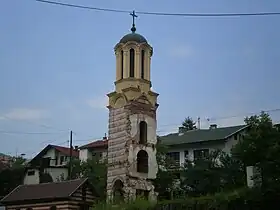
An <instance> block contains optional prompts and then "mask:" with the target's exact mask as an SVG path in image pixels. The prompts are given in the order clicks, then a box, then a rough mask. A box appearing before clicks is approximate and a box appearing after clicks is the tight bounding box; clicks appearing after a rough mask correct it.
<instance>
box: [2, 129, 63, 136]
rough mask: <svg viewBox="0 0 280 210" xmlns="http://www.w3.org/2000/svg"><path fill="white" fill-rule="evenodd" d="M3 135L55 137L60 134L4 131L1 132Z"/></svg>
mask: <svg viewBox="0 0 280 210" xmlns="http://www.w3.org/2000/svg"><path fill="white" fill-rule="evenodd" d="M0 133H3V134H21V135H54V134H59V133H47V132H21V131H4V130H0Z"/></svg>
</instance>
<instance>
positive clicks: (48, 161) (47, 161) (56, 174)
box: [23, 145, 79, 184]
mask: <svg viewBox="0 0 280 210" xmlns="http://www.w3.org/2000/svg"><path fill="white" fill-rule="evenodd" d="M72 157H73V158H79V151H78V150H77V149H72ZM69 160H70V149H69V148H67V147H61V146H57V145H48V146H46V147H45V148H44V149H43V150H42V151H41V152H40V153H39V154H38V155H36V156H35V157H34V158H33V159H32V160H31V161H30V162H29V163H28V165H27V167H26V174H25V176H24V181H23V183H24V184H39V183H40V176H41V175H42V173H43V174H49V175H50V177H51V179H52V181H54V182H56V181H62V180H65V179H67V177H68V162H69Z"/></svg>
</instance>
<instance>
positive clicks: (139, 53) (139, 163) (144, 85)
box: [107, 13, 159, 201]
mask: <svg viewBox="0 0 280 210" xmlns="http://www.w3.org/2000/svg"><path fill="white" fill-rule="evenodd" d="M132 15H133V18H134V17H135V14H134V13H133V14H132ZM114 50H115V55H116V81H115V90H114V91H113V92H111V93H109V94H108V95H107V96H108V98H109V105H108V109H109V126H108V157H107V158H108V173H107V196H108V201H110V200H113V199H117V198H118V199H124V200H128V199H134V198H135V197H136V196H139V195H140V196H145V197H146V198H148V199H150V200H155V199H156V192H155V191H154V186H153V184H152V180H153V179H155V178H156V175H157V171H158V165H157V161H156V147H155V146H156V144H157V135H156V130H157V120H156V111H157V108H158V103H157V97H158V95H159V94H158V93H156V92H153V91H152V90H151V87H152V83H151V79H150V78H151V77H150V75H151V57H152V55H153V48H152V46H150V45H149V43H148V41H147V39H146V38H145V37H144V36H142V35H140V34H138V33H136V27H135V24H134V21H133V25H132V28H131V33H129V34H127V35H125V36H123V37H122V38H121V39H120V41H119V42H118V43H117V44H116V46H115V48H114Z"/></svg>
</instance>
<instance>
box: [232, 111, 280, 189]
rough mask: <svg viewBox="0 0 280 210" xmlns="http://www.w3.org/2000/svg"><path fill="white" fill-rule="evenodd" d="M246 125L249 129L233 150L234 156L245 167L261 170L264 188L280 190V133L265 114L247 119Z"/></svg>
mask: <svg viewBox="0 0 280 210" xmlns="http://www.w3.org/2000/svg"><path fill="white" fill-rule="evenodd" d="M245 123H246V124H247V125H249V129H248V131H247V134H246V135H245V136H244V139H243V140H242V141H239V142H238V144H237V145H236V146H235V147H234V148H233V150H232V154H233V156H234V157H236V158H238V159H240V160H241V161H242V162H243V164H244V166H257V167H258V168H259V169H260V174H261V178H262V184H263V187H264V188H272V187H273V188H275V187H277V188H280V180H279V177H280V156H279V154H280V144H279V143H280V131H279V130H278V129H277V128H276V127H275V126H273V123H272V119H271V118H270V116H269V115H268V114H266V113H265V112H262V113H261V114H260V115H254V116H251V117H246V118H245Z"/></svg>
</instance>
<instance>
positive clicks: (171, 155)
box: [167, 152, 180, 167]
mask: <svg viewBox="0 0 280 210" xmlns="http://www.w3.org/2000/svg"><path fill="white" fill-rule="evenodd" d="M167 156H168V157H169V158H170V159H171V160H172V162H173V163H172V165H173V166H175V167H178V166H180V152H169V153H167Z"/></svg>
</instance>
